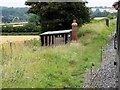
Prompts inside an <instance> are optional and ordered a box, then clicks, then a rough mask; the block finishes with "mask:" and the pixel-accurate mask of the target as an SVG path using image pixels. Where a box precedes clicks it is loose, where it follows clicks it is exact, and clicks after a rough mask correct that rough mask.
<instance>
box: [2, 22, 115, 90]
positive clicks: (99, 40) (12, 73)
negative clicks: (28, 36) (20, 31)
mask: <svg viewBox="0 0 120 90" xmlns="http://www.w3.org/2000/svg"><path fill="white" fill-rule="evenodd" d="M114 22H115V21H112V24H111V25H112V26H111V27H106V26H105V25H104V22H98V23H90V24H85V25H84V26H82V27H81V28H79V30H78V36H79V40H78V43H70V44H66V45H60V46H56V47H41V46H40V42H39V41H37V40H30V41H25V42H24V43H21V42H16V43H12V45H10V43H6V44H3V45H2V46H1V51H2V60H1V63H2V64H1V65H2V67H3V73H2V87H4V88H67V87H70V88H76V87H82V86H83V83H84V75H85V72H86V69H89V68H90V67H91V64H94V65H95V68H97V67H99V65H100V62H101V60H100V52H101V51H100V49H101V47H102V46H104V45H106V43H107V42H108V41H109V39H108V35H110V33H111V29H112V28H113V25H114Z"/></svg>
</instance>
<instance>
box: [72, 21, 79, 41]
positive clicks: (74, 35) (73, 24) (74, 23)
mask: <svg viewBox="0 0 120 90" xmlns="http://www.w3.org/2000/svg"><path fill="white" fill-rule="evenodd" d="M77 29H78V24H77V23H76V20H75V19H74V20H73V23H72V41H75V42H76V41H77Z"/></svg>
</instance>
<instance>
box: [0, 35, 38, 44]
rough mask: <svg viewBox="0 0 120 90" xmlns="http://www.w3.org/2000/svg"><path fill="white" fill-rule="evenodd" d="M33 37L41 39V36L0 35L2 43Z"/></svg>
mask: <svg viewBox="0 0 120 90" xmlns="http://www.w3.org/2000/svg"><path fill="white" fill-rule="evenodd" d="M31 39H37V40H39V39H40V36H33V35H29V36H0V43H6V42H18V41H19V42H20V41H25V40H31Z"/></svg>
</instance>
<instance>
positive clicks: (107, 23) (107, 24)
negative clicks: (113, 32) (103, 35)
mask: <svg viewBox="0 0 120 90" xmlns="http://www.w3.org/2000/svg"><path fill="white" fill-rule="evenodd" d="M106 26H108V27H109V19H106Z"/></svg>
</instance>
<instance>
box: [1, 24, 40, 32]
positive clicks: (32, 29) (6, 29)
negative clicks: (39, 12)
mask: <svg viewBox="0 0 120 90" xmlns="http://www.w3.org/2000/svg"><path fill="white" fill-rule="evenodd" d="M40 30H41V28H40V26H36V25H35V24H34V23H28V24H26V25H24V26H17V27H13V26H10V25H5V26H2V33H3V34H4V33H34V32H40Z"/></svg>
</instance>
